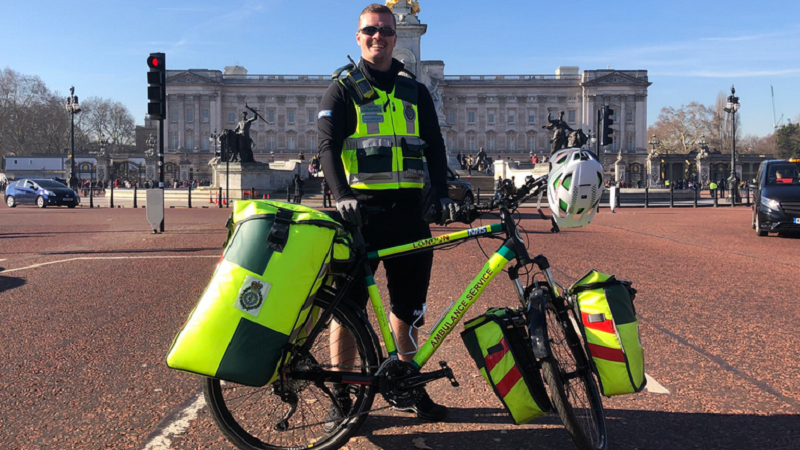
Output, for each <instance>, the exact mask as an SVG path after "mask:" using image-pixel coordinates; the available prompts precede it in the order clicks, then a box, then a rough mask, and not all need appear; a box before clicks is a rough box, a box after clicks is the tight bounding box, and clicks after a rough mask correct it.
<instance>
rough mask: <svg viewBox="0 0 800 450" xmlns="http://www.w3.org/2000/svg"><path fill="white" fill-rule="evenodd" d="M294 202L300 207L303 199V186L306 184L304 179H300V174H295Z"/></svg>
mask: <svg viewBox="0 0 800 450" xmlns="http://www.w3.org/2000/svg"><path fill="white" fill-rule="evenodd" d="M293 181H294V202H295V203H297V204H298V205H299V204H300V203H301V200H302V199H303V185H305V184H306V182H305V181H303V179H302V178H300V174H297V173H296V174H294V180H293Z"/></svg>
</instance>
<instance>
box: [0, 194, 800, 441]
mask: <svg viewBox="0 0 800 450" xmlns="http://www.w3.org/2000/svg"><path fill="white" fill-rule="evenodd" d="M229 211H230V210H227V211H226V210H224V209H222V210H220V209H215V208H214V209H191V210H189V209H168V210H166V232H165V233H164V234H152V233H151V230H150V227H149V224H148V222H147V220H146V218H145V211H143V210H141V209H131V208H126V209H108V208H101V209H88V208H78V209H66V208H48V209H45V210H39V209H37V208H35V207H17V208H14V209H9V208H6V207H1V208H0V268H2V269H0V304H2V309H0V324H2V326H0V342H2V344H3V345H2V346H0V411H1V413H0V448H2V449H10V450H16V449H127V448H131V449H229V448H232V447H231V446H230V445H229V444H228V443H227V441H225V440H224V438H223V437H222V434H221V433H220V432H219V431H218V430H217V428H216V427H215V425H214V424H213V422H212V421H211V418H210V415H209V413H208V411H207V409H206V408H205V407H204V406H203V402H202V397H201V390H200V383H199V379H198V378H197V377H195V376H193V375H188V374H184V373H178V372H175V371H172V370H170V369H168V368H167V367H166V366H165V364H164V357H165V355H166V352H167V350H168V348H169V346H170V344H171V342H172V339H173V337H174V336H175V334H176V333H177V331H178V330H179V329H180V327H181V325H182V324H183V322H184V320H185V319H186V317H187V316H188V314H189V312H190V311H191V309H192V307H193V306H194V304H195V302H196V301H197V300H198V299H199V297H200V295H201V293H202V291H203V288H204V286H205V284H206V283H207V281H208V280H209V278H210V277H211V274H212V272H213V270H214V266H215V264H216V262H217V261H218V259H219V257H220V255H221V251H222V249H221V244H222V242H223V240H224V238H225V229H224V224H225V221H226V219H227V215H228V214H229ZM750 214H751V213H750V210H749V209H747V208H744V207H737V208H718V209H712V208H704V209H697V210H695V209H691V208H689V209H686V208H682V209H664V208H662V209H648V210H645V209H641V208H637V209H634V208H624V207H623V208H621V209H618V210H617V213H615V214H610V213H608V210H605V209H604V210H603V212H602V213H601V214H599V215H598V216H597V218H596V219H595V221H594V223H592V225H590V226H589V227H586V228H582V229H577V230H564V231H563V232H561V233H559V234H551V233H549V232H548V231H549V228H550V226H549V223H548V222H545V221H541V220H535V218H536V214H535V210H533V209H525V210H523V214H522V225H523V227H524V229H525V230H526V233H525V234H526V235H527V238H529V240H530V251H531V253H533V254H537V253H543V254H545V255H546V256H548V258H549V259H550V262H551V264H552V266H553V268H554V273H555V275H556V277H557V278H558V279H559V280H560V281H562V282H563V283H564V284H569V283H571V282H572V281H574V280H576V279H577V278H579V277H581V276H582V275H583V274H585V273H586V272H587V271H588V270H589V269H592V268H596V269H599V270H601V271H603V272H606V273H611V274H615V275H617V277H620V278H624V279H629V280H633V281H634V286H635V287H636V288H637V289H638V290H639V295H638V296H637V298H636V306H637V310H638V312H639V316H640V321H641V333H642V340H643V343H644V345H645V357H646V370H647V373H648V375H649V376H650V377H651V379H652V380H653V381H655V382H651V383H650V390H649V391H646V392H643V393H641V394H637V395H631V396H623V397H615V398H611V399H604V404H605V406H606V409H607V417H608V419H609V423H608V427H609V436H610V444H611V445H610V448H612V449H697V448H700V449H734V448H735V449H765V448H770V449H790V448H791V449H796V448H797V442H798V441H800V361H799V360H798V358H797V350H796V347H797V344H798V339H797V335H796V333H795V332H793V331H792V330H796V329H797V322H798V318H800V306H798V302H797V296H796V291H797V280H798V273H800V238H798V237H797V236H789V237H777V236H774V235H773V236H771V237H769V238H758V237H756V235H755V233H754V232H753V230H752V229H751V228H750ZM490 222H491V221H486V222H484V223H490ZM455 228H458V227H454V226H450V227H448V228H444V227H434V229H433V231H434V234H442V233H444V232H449V231H452V230H453V229H455ZM478 242H479V241H470V242H468V243H466V244H463V245H461V246H459V247H456V248H455V249H453V250H449V251H443V252H438V253H437V254H436V257H435V262H434V273H433V279H432V282H431V289H430V295H429V303H428V305H429V317H431V318H433V317H438V316H439V314H440V313H441V311H443V310H444V309H445V307H446V306H447V305H448V304H449V302H450V301H452V300H453V299H455V298H457V297H458V295H459V293H460V291H461V290H462V289H463V287H464V286H465V285H466V281H467V280H469V279H471V278H472V277H473V276H474V275H475V274H476V273H477V272H478V270H479V269H480V267H481V265H482V264H483V262H484V260H485V257H484V256H483V253H482V250H481V247H479V245H478ZM480 242H482V244H483V247H482V249H483V251H486V252H487V253H490V252H492V251H494V250H495V248H496V246H497V241H488V240H484V241H480ZM376 279H377V281H378V283H379V284H381V283H382V281H383V276H382V274H381V272H380V271H379V273H378V274H377V276H376ZM382 292H383V294H384V295H386V291H385V289H383V290H382ZM514 302H516V300H515V296H514V294H513V291H512V286H511V285H510V283H508V282H507V281H506V280H505V279H504V277H503V276H499V277H498V278H497V279H496V283H493V284H492V285H490V286H489V287H488V288H487V290H486V292H485V294H484V297H482V298H481V300H480V302H479V303H481V304H478V305H475V307H474V308H473V310H472V311H470V312H469V313H467V318H471V317H474V316H475V315H477V314H480V313H482V312H483V311H484V310H485V309H486V308H488V307H489V306H504V305H508V306H513V305H514ZM430 323H432V320H431V322H430ZM458 328H459V330H460V328H461V327H460V326H459V327H458ZM434 358H437V359H436V360H437V361H438V360H447V361H448V362H449V363H450V366H451V367H453V369H454V371H455V375H456V377H457V378H458V380H459V381H460V382H461V387H460V388H452V387H450V386H449V384H448V383H446V382H445V381H438V382H436V383H434V384H432V385H431V387H430V389H429V390H430V392H431V395H432V397H433V398H434V399H435V400H437V401H439V402H441V403H444V404H446V405H448V406H449V407H450V408H451V412H450V417H449V419H448V420H447V422H444V423H439V424H429V423H424V422H421V421H418V420H416V419H414V418H411V417H409V416H407V415H404V414H402V413H398V412H392V411H391V410H382V411H380V412H378V413H376V414H375V415H374V416H370V418H369V419H368V420H367V422H366V423H365V425H364V427H363V428H362V429H361V430H360V432H359V435H358V437H356V438H354V439H353V440H351V442H350V443H349V444H348V448H349V449H377V448H382V449H413V448H420V447H415V444H414V442H417V443H424V444H425V445H427V446H428V447H430V448H432V449H464V448H470V447H473V448H489V449H539V448H542V449H544V448H547V449H571V448H574V447H573V445H572V443H571V441H569V439H568V437H567V434H566V432H565V431H564V429H563V427H562V426H561V425H560V422H559V421H558V419H557V417H554V416H549V417H546V418H543V419H538V420H536V421H534V422H533V423H531V424H529V425H525V426H514V425H511V424H509V423H508V422H509V420H508V418H507V417H505V416H504V415H503V411H502V409H501V408H502V406H501V404H500V403H499V401H498V400H497V399H496V398H495V397H493V394H492V393H491V391H490V390H489V388H488V387H487V386H486V385H485V382H484V381H483V379H482V378H481V377H480V376H479V374H478V372H477V369H476V368H475V366H474V363H473V362H472V361H471V360H470V359H469V357H468V356H467V354H466V351H465V350H464V348H463V344H462V343H461V340H460V339H459V338H458V336H457V335H455V334H454V335H451V336H450V339H448V340H447V341H446V342H445V343H444V344H443V346H442V348H441V350H440V352H439V353H437V355H436V356H434ZM376 406H377V407H382V406H385V403H384V402H383V400H377V401H376ZM420 438H421V439H423V440H422V441H419V440H417V439H420ZM415 440H416V441H415ZM423 448H424V447H423Z"/></svg>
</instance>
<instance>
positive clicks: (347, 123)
mask: <svg viewBox="0 0 800 450" xmlns="http://www.w3.org/2000/svg"><path fill="white" fill-rule="evenodd" d="M396 26H397V25H396V22H395V17H394V14H393V13H392V11H391V9H389V8H387V7H386V6H384V5H380V4H372V5H369V6H367V7H366V8H365V9H364V10H363V11H362V12H361V15H360V16H359V22H358V31H357V32H356V41H357V42H358V45H359V46H360V47H361V61H360V62H359V64H358V67H357V68H352V69H350V70H351V71H355V70H359V71H360V72H362V73H363V76H364V78H365V79H366V81H367V82H368V83H369V84H368V85H366V84H364V83H363V82H362V83H358V84H356V83H355V82H354V81H353V78H351V77H349V76H340V77H337V78H338V79H336V80H335V81H334V82H333V83H332V84H331V86H330V87H329V88H328V90H327V91H326V92H325V95H324V97H323V98H322V101H321V102H320V106H319V109H320V112H319V120H318V121H317V122H318V127H319V150H320V160H321V161H322V168H323V171H324V172H325V177H326V178H327V181H328V183H330V186H331V191H332V192H333V196H334V198H335V199H336V209H337V210H338V211H339V212H340V214H341V215H342V217H343V219H344V220H346V221H348V222H350V223H352V224H354V225H361V224H363V227H362V228H361V232H362V233H363V235H364V240H365V241H366V242H367V244H368V250H376V249H380V248H386V247H389V246H395V245H401V244H407V243H410V242H412V241H416V240H420V239H425V238H429V237H431V232H430V227H429V226H428V224H427V223H426V222H425V221H424V220H423V219H422V215H423V209H424V208H423V206H422V203H423V195H422V192H423V187H424V183H425V172H424V167H423V164H422V163H423V161H422V157H423V156H424V157H425V160H426V161H427V164H428V171H429V174H430V183H431V191H430V198H431V199H432V202H431V203H432V206H433V207H434V208H435V209H438V208H441V209H442V210H444V211H446V212H452V211H453V210H454V209H455V205H454V203H453V202H452V200H450V199H449V198H448V197H447V176H446V173H447V159H446V156H445V145H444V140H443V139H442V134H441V131H440V129H439V120H438V117H437V114H436V110H435V106H434V103H433V99H432V98H431V95H430V93H429V92H428V90H427V89H426V88H425V87H424V85H422V84H420V83H418V82H417V81H415V80H414V79H413V75H411V74H410V73H408V72H405V71H403V67H404V66H403V64H402V63H401V62H400V61H397V60H396V59H393V58H392V51H393V50H394V47H395V44H396V42H397V32H396ZM378 136H380V137H381V138H380V141H382V142H386V143H389V144H388V145H391V146H392V147H391V148H389V147H382V148H381V152H380V153H378V152H375V151H374V142H375V141H376V137H378ZM370 142H372V144H370ZM368 147H369V150H370V154H369V155H367V152H366V150H367V148H368ZM362 205H363V206H371V207H381V208H383V210H384V212H383V213H381V214H374V215H371V216H370V217H369V220H368V221H366V220H365V218H364V217H362V216H361V213H360V209H359V207H360V206H362ZM443 220H444V215H442V216H441V217H440V222H441V221H443ZM432 262H433V254H432V253H431V252H423V253H418V254H413V255H407V256H403V257H400V258H393V259H389V260H387V261H384V263H383V264H384V268H385V270H386V278H387V284H388V289H389V295H390V299H391V314H390V323H391V326H392V328H393V330H394V332H395V335H396V336H397V340H398V346H399V350H400V352H401V353H405V355H400V358H401V359H402V360H404V361H410V360H411V358H412V357H413V353H414V351H415V347H414V343H413V342H412V340H411V339H410V338H409V330H410V329H412V327H411V325H412V324H414V323H415V321H417V320H419V321H418V322H416V324H417V325H421V323H422V319H421V315H422V311H423V309H424V308H423V307H424V305H425V301H426V297H427V291H428V283H429V281H430V272H431V265H432ZM376 268H377V263H376V264H375V265H374V267H373V271H374V270H375V269H376ZM353 296H354V297H358V298H354V299H353V300H354V301H356V303H358V304H359V306H360V307H362V308H363V307H366V302H367V292H366V288H365V287H363V285H362V287H356V288H354V289H353ZM340 332H341V329H338V327H337V326H335V324H334V326H332V330H331V340H332V342H337V344H336V345H339V346H341V348H347V346H349V345H350V344H349V342H347V341H346V339H341V337H342V336H341V335H339V334H338V333H340ZM411 336H413V338H414V341H417V329H415V328H414V329H413V331H411ZM334 337H336V339H334ZM350 342H352V341H350ZM332 354H337V351H336V349H332ZM342 364H343V365H345V364H344V363H343V362H342ZM342 392H346V390H343V389H342V387H337V386H334V394H336V396H337V397H339V394H340V393H342ZM342 400H343V401H342V402H340V404H341V405H342V409H343V410H344V409H349V404H347V402H349V398H342ZM406 411H408V412H414V413H416V415H417V417H420V418H423V419H426V420H431V421H439V420H443V419H444V418H445V416H446V414H447V408H445V407H443V406H440V405H437V404H436V403H434V402H433V401H432V400H431V399H430V397H429V396H428V395H427V393H424V394H423V396H422V398H421V400H420V401H419V402H417V404H415V405H414V406H412V407H411V408H408V409H406ZM336 414H338V411H337V410H336V409H335V408H333V409H332V411H331V413H329V417H331V416H332V417H333V418H334V419H335V418H336ZM331 423H333V424H334V425H335V423H334V422H329V424H331Z"/></svg>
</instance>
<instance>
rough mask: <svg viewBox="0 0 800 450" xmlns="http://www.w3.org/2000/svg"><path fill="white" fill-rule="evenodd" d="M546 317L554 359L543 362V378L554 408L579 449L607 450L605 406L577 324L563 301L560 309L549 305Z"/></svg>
mask: <svg viewBox="0 0 800 450" xmlns="http://www.w3.org/2000/svg"><path fill="white" fill-rule="evenodd" d="M556 301H559V300H558V299H557V300H556ZM545 314H546V316H547V342H548V344H549V347H550V355H551V356H548V357H547V358H544V359H543V360H542V374H543V376H544V379H545V382H546V383H547V388H548V391H549V393H550V399H551V400H552V402H553V406H554V407H555V409H556V411H557V412H558V415H559V417H561V421H562V422H563V423H564V427H565V428H566V429H567V432H568V433H569V435H570V437H572V441H573V442H574V443H575V445H576V446H577V447H578V448H579V449H581V450H605V449H606V448H608V436H607V434H606V419H605V414H604V412H603V403H602V400H601V399H600V391H599V390H598V388H597V383H596V382H595V380H594V375H593V374H592V371H591V368H590V366H589V361H588V360H587V358H586V353H585V352H584V350H583V348H584V347H583V344H582V343H581V338H580V337H579V335H578V332H577V330H576V326H575V325H574V324H575V322H573V321H572V320H571V319H570V315H569V312H568V310H567V309H566V305H564V304H563V300H560V305H559V307H557V306H556V305H554V304H553V303H548V305H547V310H546V313H545Z"/></svg>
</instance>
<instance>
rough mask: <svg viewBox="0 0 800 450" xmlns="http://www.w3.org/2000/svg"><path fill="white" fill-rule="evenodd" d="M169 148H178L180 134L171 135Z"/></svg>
mask: <svg viewBox="0 0 800 450" xmlns="http://www.w3.org/2000/svg"><path fill="white" fill-rule="evenodd" d="M169 148H170V149H172V150H175V149H176V148H178V136H177V135H172V136H170V137H169Z"/></svg>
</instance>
